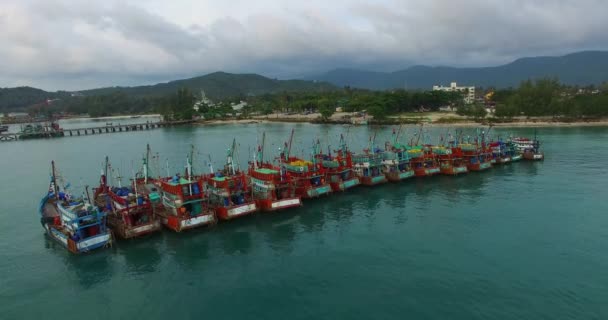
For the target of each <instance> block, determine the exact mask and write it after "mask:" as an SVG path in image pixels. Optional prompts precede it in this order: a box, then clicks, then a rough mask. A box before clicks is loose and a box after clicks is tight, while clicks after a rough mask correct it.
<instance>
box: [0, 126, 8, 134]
mask: <svg viewBox="0 0 608 320" xmlns="http://www.w3.org/2000/svg"><path fill="white" fill-rule="evenodd" d="M7 131H8V126H0V133H2V132H7Z"/></svg>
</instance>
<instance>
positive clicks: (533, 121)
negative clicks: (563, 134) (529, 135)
mask: <svg viewBox="0 0 608 320" xmlns="http://www.w3.org/2000/svg"><path fill="white" fill-rule="evenodd" d="M372 119H373V118H372V117H369V116H368V117H359V116H357V113H354V112H353V113H350V112H336V113H334V114H333V115H332V116H331V117H330V118H329V120H328V121H327V122H325V123H327V124H332V123H334V124H349V123H352V124H353V125H354V124H356V123H360V122H361V121H370V120H372ZM387 121H388V122H393V123H387V124H386V125H394V124H399V123H404V124H410V125H412V124H415V123H423V124H424V125H426V126H431V127H479V126H484V125H488V122H487V121H486V122H484V123H481V122H475V121H473V120H472V119H467V118H466V117H464V116H459V115H456V114H454V113H443V112H425V113H415V114H407V115H400V116H399V115H398V116H391V117H389V118H388V119H387ZM269 122H286V123H289V122H294V123H320V122H321V114H319V113H311V114H306V115H305V114H285V113H273V114H269V115H267V116H254V117H252V118H249V119H226V120H208V121H207V120H203V121H200V122H199V124H202V125H221V124H255V123H269ZM372 124H373V122H372ZM492 125H493V126H495V127H507V128H508V127H602V126H608V119H594V120H589V121H568V122H560V121H556V120H555V119H553V118H551V117H538V118H530V119H528V118H525V117H520V118H515V119H513V121H511V122H504V123H501V122H494V123H492Z"/></svg>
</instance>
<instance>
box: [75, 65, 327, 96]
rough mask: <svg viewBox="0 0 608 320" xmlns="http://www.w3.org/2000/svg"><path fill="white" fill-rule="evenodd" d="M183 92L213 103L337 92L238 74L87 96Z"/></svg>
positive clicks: (315, 85)
mask: <svg viewBox="0 0 608 320" xmlns="http://www.w3.org/2000/svg"><path fill="white" fill-rule="evenodd" d="M180 88H188V89H189V90H190V91H192V92H195V93H199V92H200V91H201V90H204V91H205V95H206V96H207V97H209V98H210V99H225V98H231V97H239V96H255V95H260V94H266V93H277V92H283V91H286V92H322V91H328V90H334V89H336V87H335V86H333V85H331V84H329V83H326V82H316V81H307V80H276V79H270V78H267V77H264V76H261V75H259V74H234V73H226V72H215V73H210V74H207V75H204V76H200V77H194V78H190V79H183V80H175V81H170V82H166V83H159V84H155V85H151V86H137V87H111V88H100V89H93V90H85V91H81V92H80V93H82V94H84V95H100V94H107V93H111V92H115V91H122V92H124V93H126V94H129V95H135V96H140V97H154V96H164V95H167V94H172V93H175V92H176V91H177V90H178V89H180Z"/></svg>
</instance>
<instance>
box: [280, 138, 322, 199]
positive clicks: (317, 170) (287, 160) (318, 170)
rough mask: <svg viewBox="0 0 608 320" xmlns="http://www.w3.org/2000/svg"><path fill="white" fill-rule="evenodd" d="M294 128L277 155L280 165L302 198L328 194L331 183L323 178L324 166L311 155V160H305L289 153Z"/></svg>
mask: <svg viewBox="0 0 608 320" xmlns="http://www.w3.org/2000/svg"><path fill="white" fill-rule="evenodd" d="M293 135H294V130H293V129H292V130H291V135H290V137H289V142H286V143H285V148H284V149H283V150H282V151H281V155H280V157H279V165H280V167H281V168H282V169H283V170H285V171H286V172H287V175H289V176H290V177H291V179H292V181H293V182H294V184H295V188H296V195H297V196H299V197H301V198H302V199H310V198H317V197H320V196H323V195H329V194H330V193H331V192H332V188H331V185H330V184H329V183H327V181H326V180H325V173H326V172H325V168H323V165H322V164H321V163H320V162H319V161H317V159H316V158H315V157H314V156H313V157H312V161H307V160H304V159H301V158H298V157H294V156H292V155H291V148H292V143H293Z"/></svg>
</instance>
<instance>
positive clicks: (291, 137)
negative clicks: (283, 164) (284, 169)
mask: <svg viewBox="0 0 608 320" xmlns="http://www.w3.org/2000/svg"><path fill="white" fill-rule="evenodd" d="M294 132H295V129H294V128H291V135H290V136H289V144H288V148H287V153H286V154H285V156H286V158H285V160H289V156H290V155H291V142H292V141H293V134H294Z"/></svg>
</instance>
